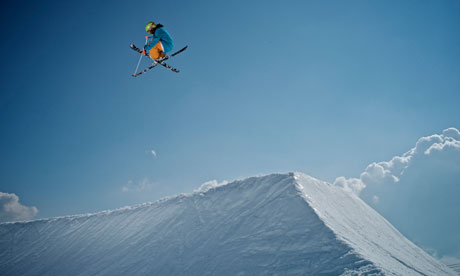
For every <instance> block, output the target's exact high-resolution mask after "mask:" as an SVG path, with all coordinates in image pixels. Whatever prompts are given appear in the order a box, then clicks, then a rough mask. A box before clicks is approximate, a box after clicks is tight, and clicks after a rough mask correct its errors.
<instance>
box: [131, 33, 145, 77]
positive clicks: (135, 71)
mask: <svg viewBox="0 0 460 276" xmlns="http://www.w3.org/2000/svg"><path fill="white" fill-rule="evenodd" d="M148 39H149V37H148V36H147V35H146V36H145V43H144V47H145V45H147V40H148ZM142 56H143V54H142V53H141V56H140V57H139V61H138V62H137V66H136V70H134V74H133V76H136V73H137V69H139V64H140V63H141V59H142Z"/></svg>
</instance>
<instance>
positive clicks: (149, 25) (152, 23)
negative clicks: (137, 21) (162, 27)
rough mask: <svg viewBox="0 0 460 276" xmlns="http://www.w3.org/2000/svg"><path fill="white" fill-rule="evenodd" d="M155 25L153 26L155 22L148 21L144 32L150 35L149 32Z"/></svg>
mask: <svg viewBox="0 0 460 276" xmlns="http://www.w3.org/2000/svg"><path fill="white" fill-rule="evenodd" d="M156 26H157V25H155V22H153V21H150V22H149V23H147V25H145V31H146V32H148V33H150V31H151V30H152V29H153V28H155V27H156Z"/></svg>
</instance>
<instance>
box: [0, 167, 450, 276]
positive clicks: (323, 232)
mask: <svg viewBox="0 0 460 276" xmlns="http://www.w3.org/2000/svg"><path fill="white" fill-rule="evenodd" d="M0 275H111V276H113V275H188V276H190V275H191V276H194V275H200V276H203V275H315V276H319V275H455V273H454V272H453V271H452V270H450V269H449V268H448V267H446V266H445V265H443V264H441V263H440V262H438V261H436V260H435V259H434V258H432V257H431V256H429V255H428V254H426V253H425V252H424V251H423V250H421V249H420V248H418V247H417V246H415V245H414V244H413V243H411V242H410V241H409V240H407V239H406V238H405V237H404V236H402V235H401V234H400V233H399V232H398V231H397V230H396V229H395V228H394V227H393V226H392V225H391V224H390V223H389V222H388V221H386V220H385V219H384V218H383V217H382V216H380V215H379V214H378V213H377V212H376V211H374V210H373V209H372V208H371V207H369V206H368V205H366V203H364V202H363V201H362V200H361V199H359V198H358V197H357V196H355V195H353V194H350V193H348V192H346V191H344V190H343V189H342V188H340V187H337V186H334V185H332V184H329V183H326V182H322V181H319V180H317V179H314V178H312V177H310V176H307V175H305V174H302V173H286V174H273V175H267V176H262V177H252V178H248V179H245V180H241V181H235V182H232V183H229V184H226V185H223V186H219V187H214V188H211V189H208V190H206V191H199V192H195V193H193V194H186V195H179V196H174V197H170V198H166V199H162V200H159V201H157V202H154V203H146V204H143V205H139V206H134V207H127V208H122V209H118V210H113V211H106V212H101V213H97V214H90V215H77V216H69V217H61V218H53V219H43V220H35V221H29V222H15V223H3V224H0Z"/></svg>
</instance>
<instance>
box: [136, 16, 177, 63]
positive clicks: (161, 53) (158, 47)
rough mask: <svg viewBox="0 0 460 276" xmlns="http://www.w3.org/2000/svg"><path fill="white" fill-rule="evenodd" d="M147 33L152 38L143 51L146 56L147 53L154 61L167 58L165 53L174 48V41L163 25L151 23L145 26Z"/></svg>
mask: <svg viewBox="0 0 460 276" xmlns="http://www.w3.org/2000/svg"><path fill="white" fill-rule="evenodd" d="M145 31H146V32H147V33H148V34H151V35H152V36H151V37H149V40H148V42H147V45H145V46H144V51H142V53H143V54H144V55H145V54H146V53H147V54H148V55H149V56H150V57H151V58H152V59H155V60H158V59H160V58H163V57H165V53H167V52H169V51H171V50H172V48H173V47H174V43H173V39H172V37H171V36H170V35H169V33H168V32H167V31H166V30H165V29H164V27H163V25H161V24H155V22H153V21H150V22H149V23H147V25H146V26H145Z"/></svg>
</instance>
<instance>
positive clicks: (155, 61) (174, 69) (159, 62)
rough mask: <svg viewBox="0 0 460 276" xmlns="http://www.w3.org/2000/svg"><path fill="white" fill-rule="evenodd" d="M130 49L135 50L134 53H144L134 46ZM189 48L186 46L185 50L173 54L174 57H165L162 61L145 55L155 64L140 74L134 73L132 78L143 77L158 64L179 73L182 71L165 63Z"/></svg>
mask: <svg viewBox="0 0 460 276" xmlns="http://www.w3.org/2000/svg"><path fill="white" fill-rule="evenodd" d="M129 47H130V48H131V49H133V50H134V51H136V52H138V53H142V50H141V49H139V48H137V47H136V46H135V45H134V44H131V45H129ZM187 47H188V46H185V47H184V48H182V49H180V50H179V51H177V52H175V53H173V54H172V55H170V56H165V57H163V58H161V59H158V60H156V59H152V58H151V57H150V56H148V55H145V56H147V57H149V58H150V59H151V60H153V64H152V65H151V66H149V67H147V68H145V69H144V70H142V71H140V72H138V73H134V74H133V75H132V76H133V77H137V76H139V75H142V74H144V73H145V72H147V71H149V70H150V69H152V68H154V67H156V66H157V65H158V64H160V65H162V66H164V67H165V68H168V69H169V70H171V71H173V72H175V73H179V72H180V71H179V70H178V69H176V68H174V67H172V66H170V65H169V64H167V63H165V60H168V59H169V58H171V57H173V56H175V55H177V54H180V53H182V52H183V51H185V49H187Z"/></svg>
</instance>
